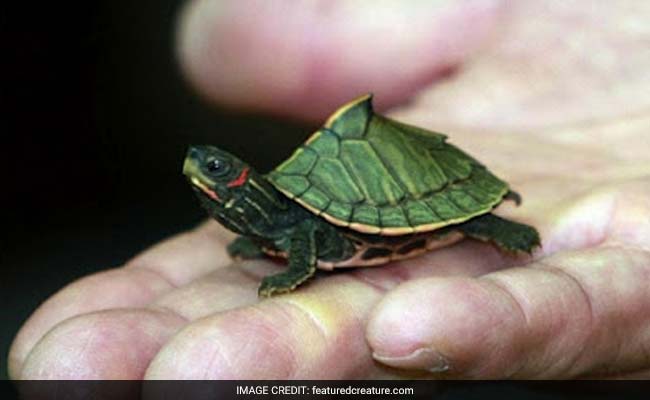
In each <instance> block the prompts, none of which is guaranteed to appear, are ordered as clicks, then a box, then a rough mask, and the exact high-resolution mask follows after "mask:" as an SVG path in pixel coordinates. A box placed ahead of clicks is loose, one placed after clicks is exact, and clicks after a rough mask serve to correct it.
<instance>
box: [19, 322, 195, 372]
mask: <svg viewBox="0 0 650 400" xmlns="http://www.w3.org/2000/svg"><path fill="white" fill-rule="evenodd" d="M184 322H185V321H184V320H183V319H182V318H179V317H177V316H175V315H172V314H170V313H163V312H159V311H152V310H124V309H122V310H107V311H100V312H96V313H91V314H85V315H81V316H78V317H74V318H71V319H68V320H66V321H64V322H62V323H60V324H59V325H57V326H56V327H55V328H54V329H52V330H51V331H50V332H49V333H48V334H47V335H45V336H44V337H43V339H41V341H39V343H38V344H37V345H36V347H35V348H34V350H33V351H32V352H31V353H30V354H29V357H27V359H26V360H25V363H24V367H23V368H22V371H21V373H20V378H21V379H72V380H78V379H142V377H143V375H144V371H145V370H146V368H147V366H148V365H149V362H150V361H151V359H152V358H153V356H154V355H155V354H156V353H157V352H158V350H159V349H160V347H161V346H162V344H163V343H164V342H166V341H167V340H168V338H169V337H170V336H171V335H172V334H173V333H174V332H175V331H176V330H177V329H178V328H179V327H180V326H182V325H183V324H184ZM15 377H18V376H15Z"/></svg>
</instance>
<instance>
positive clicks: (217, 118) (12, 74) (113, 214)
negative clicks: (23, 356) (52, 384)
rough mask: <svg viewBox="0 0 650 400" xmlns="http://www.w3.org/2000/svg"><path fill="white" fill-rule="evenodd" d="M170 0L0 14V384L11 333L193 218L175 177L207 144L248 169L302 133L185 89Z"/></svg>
mask: <svg viewBox="0 0 650 400" xmlns="http://www.w3.org/2000/svg"><path fill="white" fill-rule="evenodd" d="M182 5H183V1H180V0H138V1H127V0H122V1H116V0H102V1H98V0H93V1H86V2H45V1H37V2H14V3H13V4H10V5H6V4H5V5H3V6H2V11H0V18H1V20H0V27H1V28H0V29H1V32H0V34H1V36H0V43H2V48H1V49H0V50H1V55H0V60H1V62H0V76H1V78H0V84H1V88H0V96H1V97H0V102H1V103H0V110H1V111H0V117H1V118H0V132H1V133H2V135H1V138H2V141H1V142H0V148H1V149H2V153H1V154H0V163H1V164H0V179H1V181H0V182H1V187H2V189H1V192H0V193H2V196H1V198H2V204H1V207H0V209H1V210H2V211H0V212H1V213H2V214H1V218H2V219H1V221H2V228H3V229H2V233H3V238H2V240H1V241H0V265H1V268H2V272H1V274H2V275H1V279H0V280H1V285H2V287H1V289H0V295H1V296H2V308H0V309H1V310H2V313H1V314H0V326H1V330H0V351H1V353H0V356H1V357H2V359H3V361H2V362H1V363H0V365H1V366H0V376H3V377H6V361H4V360H6V355H7V352H8V350H9V345H10V343H11V340H12V339H13V337H14V335H15V334H16V332H17V330H18V328H19V326H20V324H21V323H22V322H24V320H25V319H26V318H27V317H28V316H29V315H30V313H31V312H32V311H33V310H34V309H35V308H36V307H37V306H38V304H40V303H41V302H42V301H44V300H45V299H46V298H47V297H49V296H50V295H52V294H53V293H54V292H55V291H56V290H58V289H59V288H61V287H63V286H64V285H65V284H67V283H69V282H71V281H72V280H74V279H75V278H78V277H80V276H83V275H86V274H88V273H91V272H95V271H98V270H101V269H106V268H109V267H114V266H118V265H120V264H121V263H123V262H124V261H126V260H128V259H129V258H130V257H132V256H133V255H134V254H136V253H137V252H139V251H140V250H142V249H144V248H146V247H147V246H149V245H151V244H153V243H155V242H157V241H159V240H161V239H163V238H165V237H167V236H169V235H171V234H174V233H176V232H179V231H182V230H184V229H187V228H189V227H192V226H194V225H195V224H197V223H198V222H199V221H201V220H202V219H203V218H204V213H203V211H202V210H201V209H200V208H199V207H198V204H197V202H196V201H195V199H194V197H193V194H192V192H191V190H190V189H189V187H188V185H187V183H186V182H185V180H184V178H183V176H182V174H181V172H180V170H181V165H182V160H183V157H184V154H185V151H186V148H187V145H188V144H190V143H213V144H216V145H218V146H221V147H223V148H225V149H228V150H230V151H233V152H235V153H237V154H239V155H240V156H241V158H243V159H246V160H249V161H250V162H251V164H253V165H254V166H255V167H258V168H259V169H261V170H263V171H264V170H266V169H268V168H270V167H272V166H273V165H274V164H275V163H276V162H278V161H280V160H281V159H282V158H283V157H286V156H287V155H288V154H289V153H290V151H291V149H292V147H293V146H295V145H296V143H300V142H301V141H302V140H303V139H304V138H305V137H306V135H307V134H308V133H309V132H310V130H311V129H312V128H314V127H312V126H307V125H299V124H297V123H290V122H287V121H280V120H274V119H271V118H268V117H262V116H254V115H244V114H241V113H236V112H234V111H232V110H230V111H229V110H223V109H219V108H218V107H216V106H213V105H210V104H208V103H207V102H205V101H204V100H203V99H201V98H200V97H199V96H198V95H197V94H196V93H195V92H193V89H192V88H191V87H190V86H189V85H188V84H187V83H186V82H185V81H184V79H183V77H182V75H181V72H180V69H179V67H178V63H177V59H176V54H175V48H174V41H175V37H174V35H175V28H176V22H177V16H178V13H179V11H180V9H181V6H182Z"/></svg>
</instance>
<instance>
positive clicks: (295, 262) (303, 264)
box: [259, 220, 317, 297]
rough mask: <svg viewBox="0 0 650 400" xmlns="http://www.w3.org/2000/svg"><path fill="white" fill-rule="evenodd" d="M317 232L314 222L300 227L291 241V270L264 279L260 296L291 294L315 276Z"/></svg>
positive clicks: (302, 224)
mask: <svg viewBox="0 0 650 400" xmlns="http://www.w3.org/2000/svg"><path fill="white" fill-rule="evenodd" d="M315 232H316V223H314V221H312V220H307V221H304V222H303V223H301V224H300V225H298V227H297V228H296V229H295V231H294V232H293V234H292V235H291V239H290V245H289V269H288V270H287V271H285V272H282V273H279V274H276V275H271V276H267V277H266V278H264V279H263V280H262V284H261V285H260V289H259V295H260V296H262V297H270V296H272V295H275V294H280V293H287V292H290V291H292V290H293V289H295V288H296V287H297V286H298V285H300V284H301V283H303V282H305V281H306V280H307V279H309V278H310V277H311V276H312V275H314V272H316V257H317V251H316V240H315Z"/></svg>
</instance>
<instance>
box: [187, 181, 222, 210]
mask: <svg viewBox="0 0 650 400" xmlns="http://www.w3.org/2000/svg"><path fill="white" fill-rule="evenodd" d="M190 182H191V183H192V185H194V187H197V188H199V190H201V191H202V192H203V193H205V194H206V195H207V196H208V197H209V198H211V199H212V200H214V201H218V202H219V203H221V202H222V200H221V197H219V195H218V194H217V192H216V191H214V190H212V189H210V188H208V187H207V186H206V185H205V184H204V183H203V182H201V180H200V179H199V178H197V177H196V176H192V177H190Z"/></svg>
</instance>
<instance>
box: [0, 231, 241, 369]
mask: <svg viewBox="0 0 650 400" xmlns="http://www.w3.org/2000/svg"><path fill="white" fill-rule="evenodd" d="M222 232H223V230H222V229H221V228H219V227H217V225H216V224H215V223H213V222H209V223H207V224H205V225H202V226H201V227H199V228H197V229H195V230H193V231H191V232H188V233H184V234H181V235H178V236H176V237H174V238H171V239H169V240H167V241H165V242H163V243H161V244H159V245H157V246H155V247H153V248H152V249H150V250H147V251H146V252H144V253H142V254H141V255H139V256H138V257H136V258H135V259H134V260H133V261H132V262H131V263H129V264H128V265H127V266H126V267H125V268H117V269H112V270H108V271H102V272H99V273H97V274H93V275H90V276H88V277H85V278H82V279H80V280H78V281H76V282H74V283H72V284H70V285H68V286H67V287H65V288H63V289H62V290H60V291H59V292H58V293H56V294H55V295H53V296H52V297H51V298H49V299H48V300H47V301H45V303H43V304H42V305H41V306H40V307H39V308H38V309H37V310H36V311H35V312H34V314H32V316H31V317H30V318H29V319H28V320H27V322H26V323H25V324H24V325H23V327H22V328H21V329H20V331H19V332H18V334H17V336H16V338H15V339H14V342H13V344H12V346H11V349H10V352H9V371H10V374H11V375H12V376H18V375H17V374H19V371H20V370H21V369H22V364H23V362H24V360H25V358H26V357H27V354H29V352H30V351H31V349H32V348H33V347H34V345H35V344H36V343H37V342H38V341H39V340H40V339H41V337H42V336H43V335H44V334H45V333H46V332H47V331H49V330H50V329H51V328H52V327H53V326H55V325H56V324H58V323H59V322H61V321H63V320H65V319H67V318H70V317H73V316H76V315H80V314H85V313H89V312H93V311H98V310H105V309H109V308H122V307H142V306H144V305H146V304H149V303H150V302H151V301H152V300H153V299H155V298H156V297H158V296H159V295H160V294H161V293H164V292H166V291H169V290H170V289H171V288H173V287H176V286H180V285H183V284H185V283H187V282H189V281H191V280H193V279H195V278H196V277H198V276H201V275H204V274H206V273H207V272H208V271H210V270H213V269H215V268H219V267H220V266H223V265H225V264H227V263H228V262H230V261H229V258H228V257H227V255H226V253H225V247H224V244H223V243H224V241H225V240H227V239H226V238H227V236H228V235H227V234H223V233H222Z"/></svg>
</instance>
